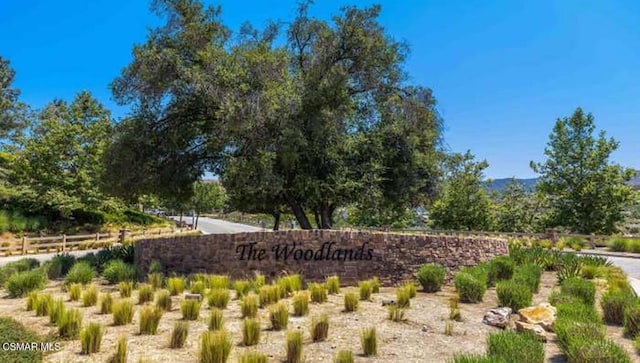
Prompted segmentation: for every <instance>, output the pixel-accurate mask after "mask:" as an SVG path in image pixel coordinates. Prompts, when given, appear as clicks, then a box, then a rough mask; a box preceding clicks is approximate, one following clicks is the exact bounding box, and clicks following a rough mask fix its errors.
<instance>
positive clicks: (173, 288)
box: [167, 277, 185, 296]
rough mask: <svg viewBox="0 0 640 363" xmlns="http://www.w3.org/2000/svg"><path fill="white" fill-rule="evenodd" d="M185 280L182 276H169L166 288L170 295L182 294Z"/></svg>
mask: <svg viewBox="0 0 640 363" xmlns="http://www.w3.org/2000/svg"><path fill="white" fill-rule="evenodd" d="M184 287H185V281H184V278H182V277H170V278H169V279H167V290H169V293H170V294H171V296H175V295H178V294H182V293H183V292H184Z"/></svg>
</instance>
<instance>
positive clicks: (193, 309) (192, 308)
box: [180, 299, 200, 320]
mask: <svg viewBox="0 0 640 363" xmlns="http://www.w3.org/2000/svg"><path fill="white" fill-rule="evenodd" d="M180 311H181V312H182V319H184V320H198V316H199V315H200V301H198V300H195V299H190V300H182V302H181V303H180Z"/></svg>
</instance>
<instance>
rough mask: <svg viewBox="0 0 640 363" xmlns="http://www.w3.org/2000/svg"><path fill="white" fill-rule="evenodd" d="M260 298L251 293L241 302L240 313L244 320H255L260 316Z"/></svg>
mask: <svg viewBox="0 0 640 363" xmlns="http://www.w3.org/2000/svg"><path fill="white" fill-rule="evenodd" d="M258 303H259V300H258V296H257V295H255V294H253V293H249V294H247V296H245V297H244V298H243V299H242V300H240V312H241V313H242V317H243V318H255V317H256V315H257V314H258Z"/></svg>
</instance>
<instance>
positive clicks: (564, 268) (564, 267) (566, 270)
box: [557, 255, 582, 284]
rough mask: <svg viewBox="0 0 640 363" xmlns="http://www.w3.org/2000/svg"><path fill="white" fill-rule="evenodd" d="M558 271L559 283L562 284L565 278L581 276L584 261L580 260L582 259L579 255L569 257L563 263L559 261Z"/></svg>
mask: <svg viewBox="0 0 640 363" xmlns="http://www.w3.org/2000/svg"><path fill="white" fill-rule="evenodd" d="M568 256H573V255H568ZM557 271H558V283H560V284H561V283H562V282H563V281H564V280H567V279H570V278H574V277H579V276H580V272H581V271H582V263H581V262H580V259H579V258H577V257H574V258H568V259H565V260H563V261H561V263H559V265H558V268H557Z"/></svg>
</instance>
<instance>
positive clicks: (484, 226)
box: [430, 151, 493, 230]
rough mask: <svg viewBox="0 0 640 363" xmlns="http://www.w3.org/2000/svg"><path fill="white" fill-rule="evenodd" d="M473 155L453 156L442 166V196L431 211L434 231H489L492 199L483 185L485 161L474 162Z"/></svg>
mask: <svg viewBox="0 0 640 363" xmlns="http://www.w3.org/2000/svg"><path fill="white" fill-rule="evenodd" d="M473 158H474V155H473V154H471V153H470V152H469V151H467V152H466V153H465V154H454V155H451V156H449V157H448V158H447V160H446V162H445V173H446V176H445V181H444V184H443V187H442V188H443V189H442V194H441V197H440V199H438V200H437V201H436V202H435V203H434V204H433V206H432V207H431V211H430V218H431V221H432V224H433V226H434V227H436V228H444V229H457V230H490V229H492V226H493V222H492V216H491V198H489V195H488V193H487V191H486V190H485V189H484V187H483V185H482V179H483V170H484V169H486V168H487V167H488V166H489V164H488V163H487V161H486V160H483V161H481V162H475V161H474V160H473Z"/></svg>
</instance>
